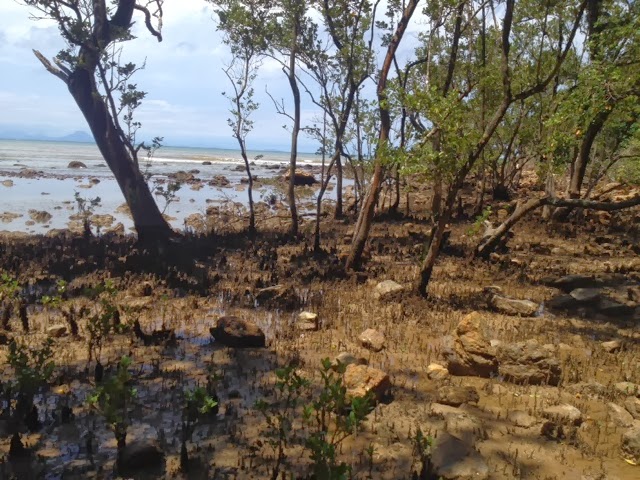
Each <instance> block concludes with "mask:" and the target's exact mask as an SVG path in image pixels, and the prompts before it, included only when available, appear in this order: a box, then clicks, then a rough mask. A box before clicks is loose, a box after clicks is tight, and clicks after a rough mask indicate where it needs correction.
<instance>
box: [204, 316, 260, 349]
mask: <svg viewBox="0 0 640 480" xmlns="http://www.w3.org/2000/svg"><path fill="white" fill-rule="evenodd" d="M210 332H211V335H212V336H213V338H215V340H216V342H220V343H221V344H222V345H225V346H227V347H235V348H260V347H264V346H265V336H264V332H263V331H262V330H260V328H259V327H258V326H257V325H256V324H255V323H253V322H251V321H249V320H244V319H242V318H239V317H233V316H229V317H220V318H219V319H218V323H216V326H215V327H211V329H210Z"/></svg>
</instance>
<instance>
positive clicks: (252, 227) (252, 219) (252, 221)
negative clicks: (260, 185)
mask: <svg viewBox="0 0 640 480" xmlns="http://www.w3.org/2000/svg"><path fill="white" fill-rule="evenodd" d="M238 143H239V144H240V154H241V155H242V159H243V160H244V168H245V169H246V171H247V178H248V179H249V188H248V191H247V195H248V197H249V237H250V238H252V239H253V238H255V236H256V214H255V211H254V208H253V177H252V175H251V164H250V162H249V157H247V149H246V147H245V144H244V141H243V140H242V139H240V138H238Z"/></svg>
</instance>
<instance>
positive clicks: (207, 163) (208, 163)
mask: <svg viewBox="0 0 640 480" xmlns="http://www.w3.org/2000/svg"><path fill="white" fill-rule="evenodd" d="M202 165H211V162H210V161H209V160H205V161H204V162H202Z"/></svg>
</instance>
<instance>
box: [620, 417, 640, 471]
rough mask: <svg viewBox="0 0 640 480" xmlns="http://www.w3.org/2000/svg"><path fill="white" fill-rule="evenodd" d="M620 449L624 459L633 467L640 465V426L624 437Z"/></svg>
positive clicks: (636, 426)
mask: <svg viewBox="0 0 640 480" xmlns="http://www.w3.org/2000/svg"><path fill="white" fill-rule="evenodd" d="M620 449H621V451H622V458H624V459H625V460H626V461H627V462H629V463H631V464H633V465H640V425H638V424H636V425H635V426H634V427H632V428H630V429H629V430H627V431H626V432H625V433H624V435H622V444H621V445H620Z"/></svg>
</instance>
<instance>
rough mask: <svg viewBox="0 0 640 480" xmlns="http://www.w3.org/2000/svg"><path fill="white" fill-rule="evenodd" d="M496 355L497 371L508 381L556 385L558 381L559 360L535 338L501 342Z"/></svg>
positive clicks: (559, 372)
mask: <svg viewBox="0 0 640 480" xmlns="http://www.w3.org/2000/svg"><path fill="white" fill-rule="evenodd" d="M497 356H498V361H499V364H500V367H499V369H498V371H499V372H500V375H502V376H503V377H504V378H505V380H507V381H509V382H513V383H519V384H524V385H542V384H548V385H557V384H558V382H559V381H560V376H561V374H562V369H561V367H560V362H559V361H558V359H557V358H555V356H554V355H553V353H552V352H550V351H549V349H546V348H544V347H542V346H540V345H539V344H538V342H536V341H535V340H529V341H526V342H518V343H512V344H501V345H500V346H499V347H498V349H497Z"/></svg>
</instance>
